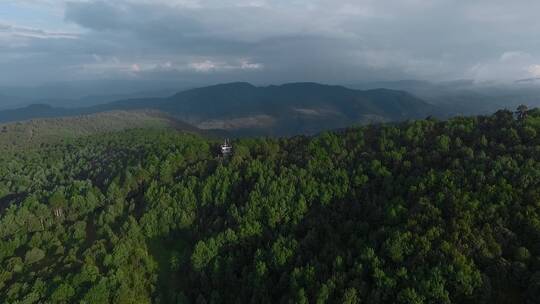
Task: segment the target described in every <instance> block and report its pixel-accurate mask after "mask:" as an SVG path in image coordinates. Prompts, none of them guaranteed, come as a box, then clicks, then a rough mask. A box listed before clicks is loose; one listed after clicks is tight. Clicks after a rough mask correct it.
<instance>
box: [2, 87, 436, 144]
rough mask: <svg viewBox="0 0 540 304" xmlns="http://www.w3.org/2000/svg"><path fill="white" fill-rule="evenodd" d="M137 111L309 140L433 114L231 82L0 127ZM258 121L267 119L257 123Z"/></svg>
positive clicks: (373, 97)
mask: <svg viewBox="0 0 540 304" xmlns="http://www.w3.org/2000/svg"><path fill="white" fill-rule="evenodd" d="M142 109H151V110H158V111H162V112H165V113H168V114H169V115H171V116H174V117H175V118H177V119H180V120H183V121H186V122H187V123H189V124H193V125H195V126H197V125H200V126H220V125H227V123H228V121H229V120H235V121H236V122H242V121H245V122H249V123H247V124H245V125H243V124H242V123H240V124H238V123H235V124H234V125H235V126H236V127H235V130H236V131H237V133H238V134H243V135H245V134H248V135H249V134H251V133H254V134H257V135H293V134H306V133H307V134H309V133H316V132H319V131H322V130H325V129H333V128H340V127H346V126H349V125H354V124H365V123H368V122H373V121H380V122H383V121H397V120H406V119H414V118H422V117H425V116H427V115H430V114H433V113H434V112H436V108H435V107H434V106H433V105H431V104H428V103H427V102H425V101H423V100H422V99H419V98H417V97H415V96H413V95H412V94H410V93H408V92H405V91H399V90H391V89H373V90H365V91H363V90H355V89H351V88H347V87H344V86H339V85H324V84H319V83H314V82H295V83H285V84H281V85H269V86H255V85H253V84H250V83H248V82H232V83H223V84H217V85H212V86H206V87H200V88H195V89H189V90H184V91H181V92H178V93H176V94H174V95H172V96H169V97H150V98H131V99H124V100H118V101H114V102H110V103H105V104H100V105H96V106H90V107H84V108H70V109H67V108H54V107H46V106H36V105H33V106H29V107H27V108H19V109H13V110H9V111H11V112H7V111H0V122H6V121H16V120H23V119H31V118H38V117H61V116H72V115H80V114H93V113H99V112H106V111H113V110H142ZM258 117H270V118H271V119H270V120H268V119H266V120H265V122H264V123H262V122H261V123H259V122H258ZM269 121H272V123H269ZM209 122H214V123H209Z"/></svg>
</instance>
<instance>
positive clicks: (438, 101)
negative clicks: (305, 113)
mask: <svg viewBox="0 0 540 304" xmlns="http://www.w3.org/2000/svg"><path fill="white" fill-rule="evenodd" d="M351 87H353V88H357V89H363V90H367V89H374V88H389V89H394V90H404V91H407V92H409V93H411V94H413V95H415V96H417V97H418V98H421V99H423V100H425V101H426V102H428V103H431V104H434V105H437V106H438V108H439V109H440V113H439V114H440V115H442V116H445V117H451V116H455V115H460V114H464V115H475V114H489V113H493V112H495V111H496V110H498V109H501V108H508V109H514V108H516V107H517V106H518V105H520V104H526V105H528V106H529V107H538V106H540V85H539V84H538V83H536V82H535V81H533V80H528V81H525V80H521V81H518V82H516V83H514V84H496V83H475V82H474V81H472V80H466V79H465V80H455V81H446V82H429V81H418V80H401V81H386V82H384V81H383V82H367V83H361V84H356V85H351Z"/></svg>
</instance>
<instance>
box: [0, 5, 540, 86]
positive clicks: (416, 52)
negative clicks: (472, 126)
mask: <svg viewBox="0 0 540 304" xmlns="http://www.w3.org/2000/svg"><path fill="white" fill-rule="evenodd" d="M539 9H540V2H539V1H535V0H522V1H512V2H510V1H503V0H477V1H455V0H385V1H380V0H340V1H335V0H312V1H308V0H287V1H286V0H234V1H233V0H207V1H205V0H170V1H167V0H153V1H151V0H115V1H102V0H99V1H93V0H88V1H62V0H58V1H54V0H35V1H29V0H17V1H13V0H7V1H5V2H3V4H0V12H4V14H0V71H1V72H0V84H39V83H43V82H48V81H61V80H77V79H109V78H110V79H130V78H135V79H153V80H156V79H162V78H163V79H178V81H179V82H180V81H184V82H193V83H197V82H218V81H236V80H248V81H252V82H256V83H275V82H287V81H320V82H328V83H354V82H357V81H367V80H381V79H388V80H390V79H394V80H395V79H404V78H417V79H430V80H449V79H459V78H469V79H474V80H477V81H493V80H495V81H515V80H518V79H525V78H534V77H540V40H539V39H537V37H536V36H537V34H536V33H538V32H540V31H539V30H540V18H538V17H537V12H538V11H540V10H539ZM36 20H41V22H37V21H36Z"/></svg>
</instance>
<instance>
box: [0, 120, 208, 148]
mask: <svg viewBox="0 0 540 304" xmlns="http://www.w3.org/2000/svg"><path fill="white" fill-rule="evenodd" d="M137 128H146V129H148V128H157V129H161V128H175V129H179V130H183V131H186V132H199V131H200V130H198V129H197V128H195V127H193V126H191V125H188V124H185V123H182V122H180V121H177V120H175V119H172V118H171V117H170V116H167V115H165V114H163V113H160V112H157V111H112V112H104V113H99V114H92V115H79V116H73V117H61V118H48V119H35V120H29V121H20V122H14V123H6V124H0V152H2V151H3V150H6V149H8V150H12V149H20V148H29V147H37V146H39V145H43V144H49V143H55V142H58V141H61V140H64V139H69V138H77V137H81V136H89V135H95V134H102V133H107V132H116V131H122V130H128V129H137Z"/></svg>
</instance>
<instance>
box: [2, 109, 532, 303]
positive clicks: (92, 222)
mask: <svg viewBox="0 0 540 304" xmlns="http://www.w3.org/2000/svg"><path fill="white" fill-rule="evenodd" d="M539 132H540V111H538V110H531V111H528V112H525V111H522V112H520V113H518V114H517V115H514V113H512V112H509V111H499V112H497V113H495V114H494V115H492V116H487V117H470V118H464V117H459V118H455V119H451V120H449V121H444V122H443V121H437V120H434V119H428V120H419V121H414V122H406V123H401V124H383V125H372V126H366V127H362V128H353V129H347V130H344V131H340V132H325V133H322V134H320V135H318V136H315V137H293V138H284V139H269V138H257V139H239V140H235V141H233V143H232V144H233V149H234V153H233V155H232V156H230V157H229V158H222V157H220V156H219V155H218V153H217V148H218V144H219V142H217V141H212V140H209V139H206V138H203V137H200V136H199V135H194V134H185V133H178V132H176V131H173V130H170V129H163V130H155V129H154V130H129V131H122V132H116V133H108V134H107V135H99V136H90V137H84V138H79V139H70V140H65V141H64V142H62V143H58V144H55V145H48V146H43V147H41V148H34V149H25V150H17V149H14V150H9V151H6V152H4V153H1V154H0V164H1V165H0V209H1V210H2V211H1V215H0V302H2V303H79V302H80V303H537V301H538V299H539V298H540V187H539V186H540V185H539V183H540V137H539V136H538V134H539Z"/></svg>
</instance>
